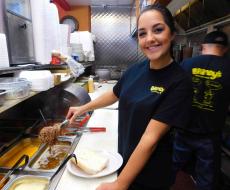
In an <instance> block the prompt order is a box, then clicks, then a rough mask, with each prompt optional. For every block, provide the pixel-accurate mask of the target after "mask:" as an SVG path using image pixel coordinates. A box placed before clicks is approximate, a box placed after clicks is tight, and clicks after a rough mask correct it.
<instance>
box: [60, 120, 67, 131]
mask: <svg viewBox="0 0 230 190" xmlns="http://www.w3.org/2000/svg"><path fill="white" fill-rule="evenodd" d="M68 124H69V120H68V119H65V120H64V121H63V122H62V123H61V124H60V126H59V127H60V129H61V128H63V127H65V126H66V125H68Z"/></svg>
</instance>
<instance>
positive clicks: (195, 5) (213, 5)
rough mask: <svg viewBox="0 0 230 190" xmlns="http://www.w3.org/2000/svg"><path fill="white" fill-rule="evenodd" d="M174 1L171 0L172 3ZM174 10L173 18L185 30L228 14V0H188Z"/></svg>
mask: <svg viewBox="0 0 230 190" xmlns="http://www.w3.org/2000/svg"><path fill="white" fill-rule="evenodd" d="M173 2H175V1H172V2H171V3H173ZM184 2H185V3H186V4H184V5H183V6H181V7H180V8H179V9H177V11H176V12H175V14H174V15H175V20H176V21H177V23H178V24H179V25H180V26H181V27H182V28H183V29H184V30H185V31H186V32H188V31H190V30H191V29H193V28H196V27H199V26H202V25H204V24H206V23H210V22H212V21H216V22H220V21H222V20H226V19H228V18H229V16H230V1H229V0H190V1H188V0H187V1H184Z"/></svg>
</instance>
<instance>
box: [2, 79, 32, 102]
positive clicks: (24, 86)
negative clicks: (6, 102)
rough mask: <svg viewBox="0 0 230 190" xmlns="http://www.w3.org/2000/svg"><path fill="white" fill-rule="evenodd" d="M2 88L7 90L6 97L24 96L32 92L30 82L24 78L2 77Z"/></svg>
mask: <svg viewBox="0 0 230 190" xmlns="http://www.w3.org/2000/svg"><path fill="white" fill-rule="evenodd" d="M0 89H2V90H6V91H7V93H6V99H17V98H24V97H26V96H28V95H29V93H30V82H29V81H28V80H26V79H24V78H17V77H5V78H0Z"/></svg>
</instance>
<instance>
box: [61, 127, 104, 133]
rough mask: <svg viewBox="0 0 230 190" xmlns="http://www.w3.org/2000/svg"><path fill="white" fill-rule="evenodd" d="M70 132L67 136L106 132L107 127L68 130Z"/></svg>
mask: <svg viewBox="0 0 230 190" xmlns="http://www.w3.org/2000/svg"><path fill="white" fill-rule="evenodd" d="M67 131H68V132H65V135H77V134H78V133H83V132H105V131H106V128H105V127H78V128H67Z"/></svg>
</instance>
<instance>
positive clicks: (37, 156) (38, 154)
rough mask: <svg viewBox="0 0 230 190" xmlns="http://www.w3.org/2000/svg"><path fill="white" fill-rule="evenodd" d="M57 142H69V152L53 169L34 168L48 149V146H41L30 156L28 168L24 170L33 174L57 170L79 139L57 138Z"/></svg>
mask: <svg viewBox="0 0 230 190" xmlns="http://www.w3.org/2000/svg"><path fill="white" fill-rule="evenodd" d="M58 141H59V142H69V150H68V152H67V153H66V155H65V156H64V157H63V159H62V160H61V161H60V162H59V164H58V165H57V166H55V167H54V168H53V169H39V168H34V167H33V166H34V164H35V163H36V162H37V161H38V160H39V159H41V158H42V155H43V154H44V153H45V152H46V151H48V150H47V149H48V148H49V147H48V145H45V144H43V145H42V146H41V147H40V149H39V150H38V151H37V152H36V153H35V154H34V156H32V158H31V159H30V162H29V164H28V166H27V167H26V168H25V169H24V170H27V171H35V172H52V173H53V172H55V171H56V170H57V168H58V167H59V166H60V165H61V163H62V162H63V161H64V159H65V158H66V157H67V156H68V154H69V153H72V152H73V151H74V149H75V147H76V145H77V143H78V141H79V138H72V137H58Z"/></svg>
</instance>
